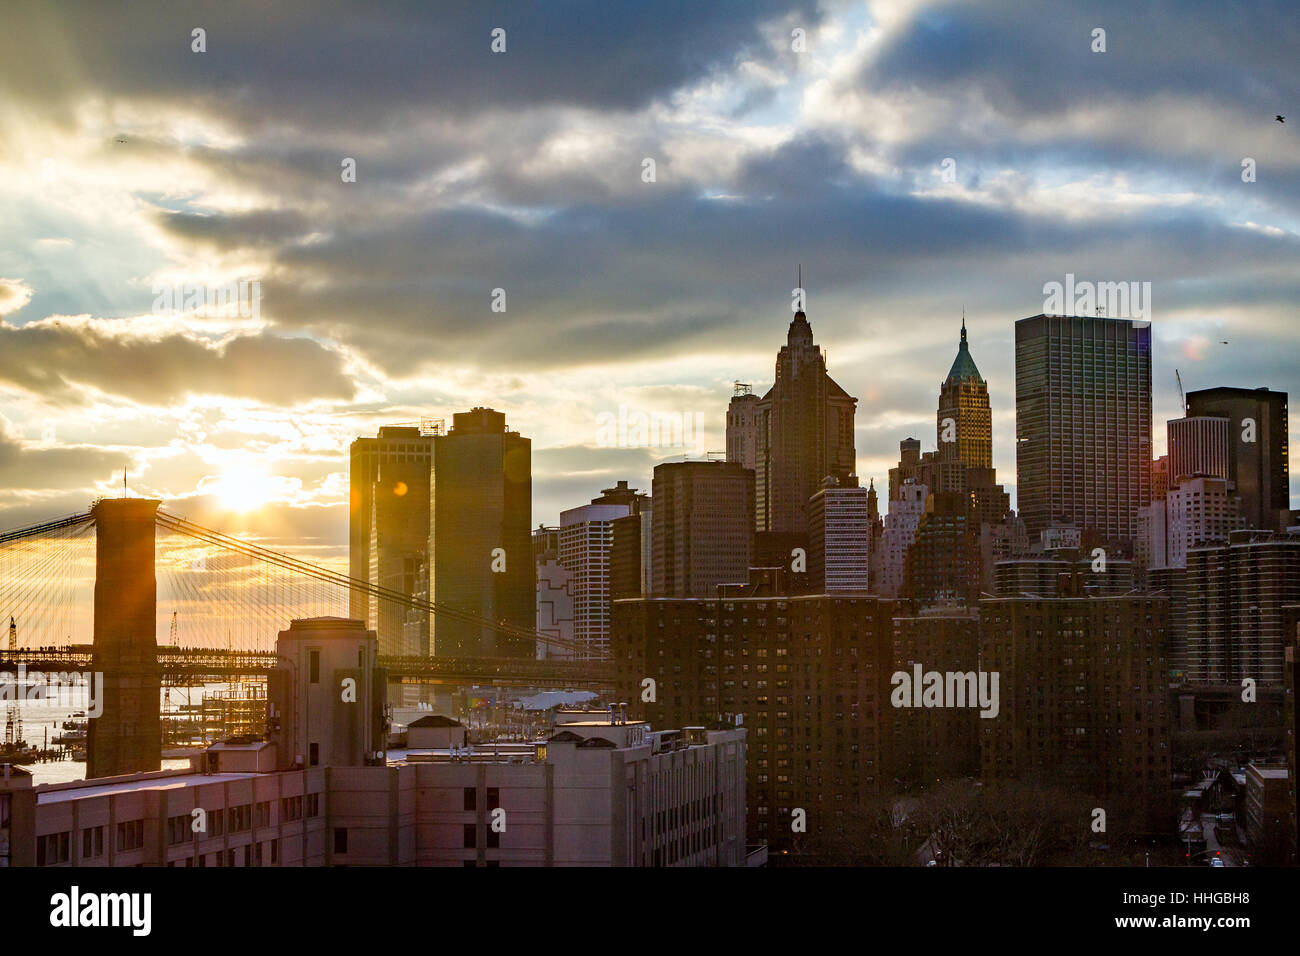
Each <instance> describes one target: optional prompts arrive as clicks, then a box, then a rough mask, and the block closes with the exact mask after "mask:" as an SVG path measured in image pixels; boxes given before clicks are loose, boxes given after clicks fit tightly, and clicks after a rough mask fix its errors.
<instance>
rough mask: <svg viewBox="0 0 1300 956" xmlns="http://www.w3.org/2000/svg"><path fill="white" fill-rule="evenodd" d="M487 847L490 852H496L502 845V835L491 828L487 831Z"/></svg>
mask: <svg viewBox="0 0 1300 956" xmlns="http://www.w3.org/2000/svg"><path fill="white" fill-rule="evenodd" d="M487 845H488V849H489V850H495V849H496V848H497V847H499V846H500V845H501V834H500V833H498V832H497V831H496V830H493V829H492V828H491V827H488V829H487Z"/></svg>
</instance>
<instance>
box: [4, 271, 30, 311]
mask: <svg viewBox="0 0 1300 956" xmlns="http://www.w3.org/2000/svg"><path fill="white" fill-rule="evenodd" d="M31 300H32V287H31V286H29V285H28V284H27V283H25V282H23V280H22V279H0V315H7V314H8V313H10V312H17V311H18V310H19V309H21V308H22V307H23V306H25V305H26V304H27V303H28V302H30V301H31Z"/></svg>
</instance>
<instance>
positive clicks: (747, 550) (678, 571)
mask: <svg viewBox="0 0 1300 956" xmlns="http://www.w3.org/2000/svg"><path fill="white" fill-rule="evenodd" d="M753 502H754V474H753V472H751V471H749V470H748V469H745V468H743V467H741V466H740V465H739V464H737V463H735V462H722V461H684V462H669V463H667V464H662V465H658V466H656V467H655V470H654V510H653V514H652V517H651V527H652V553H653V556H652V558H651V563H652V565H653V568H652V572H653V575H654V577H653V581H654V584H653V588H652V590H653V593H655V594H657V595H664V596H673V597H705V596H708V595H710V594H713V593H714V589H715V588H716V587H717V586H718V585H719V584H736V583H743V582H746V581H748V580H749V564H750V560H749V559H750V554H751V552H752V549H753V539H754V523H753V520H752V516H753Z"/></svg>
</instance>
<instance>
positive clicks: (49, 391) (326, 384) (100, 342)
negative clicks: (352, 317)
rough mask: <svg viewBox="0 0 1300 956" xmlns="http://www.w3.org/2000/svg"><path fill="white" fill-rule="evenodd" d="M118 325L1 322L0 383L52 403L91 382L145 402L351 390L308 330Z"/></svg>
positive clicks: (338, 394)
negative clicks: (213, 333) (306, 335)
mask: <svg viewBox="0 0 1300 956" xmlns="http://www.w3.org/2000/svg"><path fill="white" fill-rule="evenodd" d="M120 326H121V323H118V322H114V321H108V320H97V319H92V318H90V317H88V316H55V317H51V318H47V319H42V320H40V321H37V322H29V323H28V324H26V325H24V326H13V325H9V324H8V323H4V322H0V355H4V356H5V361H4V362H3V363H0V383H6V384H9V385H12V386H16V387H18V388H21V389H24V390H26V391H28V392H30V393H33V394H35V395H39V396H41V397H42V398H44V399H46V400H47V401H49V402H51V403H55V404H74V403H77V402H80V401H84V400H86V399H87V398H88V391H89V390H94V391H95V392H98V393H101V394H104V395H110V396H116V397H119V398H124V399H127V400H129V401H133V402H139V403H142V404H148V405H167V404H170V403H174V402H179V401H181V400H183V399H185V398H186V397H188V396H193V395H217V396H228V397H231V398H240V399H249V400H251V401H256V402H265V403H267V404H271V405H281V406H292V405H300V404H307V403H309V402H311V401H313V400H316V399H335V400H347V399H350V398H351V397H352V396H353V395H355V393H356V387H355V385H354V383H353V381H352V379H351V378H350V377H349V375H348V374H347V372H346V370H345V367H344V361H343V358H342V356H341V355H340V354H339V353H338V352H337V351H333V350H331V349H328V348H325V347H324V346H322V345H320V344H319V343H317V342H314V341H311V340H310V339H303V338H285V337H282V336H277V335H272V334H267V333H258V334H253V335H236V336H232V337H229V338H226V339H224V340H223V341H220V342H217V343H213V342H207V341H203V340H200V339H198V338H196V337H193V336H191V335H189V334H184V333H171V334H162V335H156V336H149V335H140V334H133V333H132V332H130V331H126V332H122V331H120Z"/></svg>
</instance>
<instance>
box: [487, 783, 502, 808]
mask: <svg viewBox="0 0 1300 956" xmlns="http://www.w3.org/2000/svg"><path fill="white" fill-rule="evenodd" d="M487 800H488V804H487V808H488V812H489V813H491V812H492V811H493V810H495V809H497V808H498V807H499V806H501V788H500V787H488V788H487Z"/></svg>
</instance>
